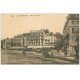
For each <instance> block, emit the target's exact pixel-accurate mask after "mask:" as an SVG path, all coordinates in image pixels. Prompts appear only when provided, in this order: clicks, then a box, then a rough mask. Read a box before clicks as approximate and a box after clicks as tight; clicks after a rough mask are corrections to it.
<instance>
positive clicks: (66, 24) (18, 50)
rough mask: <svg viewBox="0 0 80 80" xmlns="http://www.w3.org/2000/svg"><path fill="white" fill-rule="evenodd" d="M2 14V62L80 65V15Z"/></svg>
mask: <svg viewBox="0 0 80 80" xmlns="http://www.w3.org/2000/svg"><path fill="white" fill-rule="evenodd" d="M0 16H1V64H79V14H77V13H71V14H70V13H69V14H68V13H2V14H1V15H0Z"/></svg>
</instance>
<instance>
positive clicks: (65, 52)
mask: <svg viewBox="0 0 80 80" xmlns="http://www.w3.org/2000/svg"><path fill="white" fill-rule="evenodd" d="M64 55H65V56H67V45H65V46H64Z"/></svg>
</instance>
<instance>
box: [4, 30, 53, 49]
mask: <svg viewBox="0 0 80 80" xmlns="http://www.w3.org/2000/svg"><path fill="white" fill-rule="evenodd" d="M53 42H54V36H53V33H52V32H49V30H48V29H41V30H30V32H29V33H24V34H19V35H16V36H14V37H13V38H12V39H9V38H8V39H5V42H4V43H5V44H4V45H5V46H6V48H10V47H23V46H25V47H26V46H34V47H36V46H53Z"/></svg>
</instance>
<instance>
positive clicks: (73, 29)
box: [63, 14, 79, 51]
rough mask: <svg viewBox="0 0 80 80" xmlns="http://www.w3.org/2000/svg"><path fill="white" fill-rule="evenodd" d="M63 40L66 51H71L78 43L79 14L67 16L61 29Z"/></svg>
mask: <svg viewBox="0 0 80 80" xmlns="http://www.w3.org/2000/svg"><path fill="white" fill-rule="evenodd" d="M63 38H64V44H65V45H67V50H70V51H73V50H74V45H76V42H78V41H79V14H68V16H67V20H66V23H65V26H64V29H63Z"/></svg>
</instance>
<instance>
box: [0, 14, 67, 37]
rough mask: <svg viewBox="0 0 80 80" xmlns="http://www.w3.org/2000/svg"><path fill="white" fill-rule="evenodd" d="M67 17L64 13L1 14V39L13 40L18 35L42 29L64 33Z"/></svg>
mask: <svg viewBox="0 0 80 80" xmlns="http://www.w3.org/2000/svg"><path fill="white" fill-rule="evenodd" d="M67 15H68V14H63V13H40V14H39V13H36V14H35V13H28V14H27V13H25V14H19V13H13V14H12V13H5V14H1V33H2V37H1V38H2V39H5V38H12V37H14V36H15V35H18V34H22V33H28V32H30V30H40V29H49V31H50V32H53V33H56V32H60V33H62V32H63V27H64V24H65V22H66V17H67Z"/></svg>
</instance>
